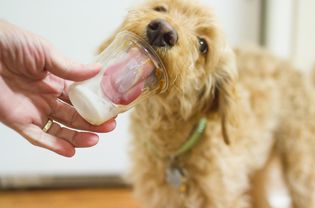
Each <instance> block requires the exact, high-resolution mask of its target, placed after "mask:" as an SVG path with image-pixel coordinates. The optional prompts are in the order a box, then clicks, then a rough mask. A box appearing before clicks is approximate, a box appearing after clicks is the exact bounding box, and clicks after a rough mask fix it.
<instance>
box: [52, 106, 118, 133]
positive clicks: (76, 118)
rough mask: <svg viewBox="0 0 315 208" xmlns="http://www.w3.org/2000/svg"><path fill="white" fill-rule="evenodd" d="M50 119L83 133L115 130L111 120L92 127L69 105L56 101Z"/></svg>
mask: <svg viewBox="0 0 315 208" xmlns="http://www.w3.org/2000/svg"><path fill="white" fill-rule="evenodd" d="M50 117H51V118H52V119H54V120H56V121H58V122H60V123H62V124H64V125H66V126H68V127H71V128H74V129H80V130H85V131H92V132H99V133H105V132H109V131H112V130H114V129H115V127H116V121H115V120H114V119H111V120H109V121H107V122H105V123H104V124H102V125H100V126H93V125H91V124H89V123H88V122H87V121H85V120H84V119H83V118H82V117H81V116H80V115H79V114H78V112H77V111H76V110H75V109H74V108H73V107H72V106H71V105H69V104H67V103H64V102H62V101H61V100H57V101H56V104H55V108H54V110H53V112H52V113H51V114H50Z"/></svg>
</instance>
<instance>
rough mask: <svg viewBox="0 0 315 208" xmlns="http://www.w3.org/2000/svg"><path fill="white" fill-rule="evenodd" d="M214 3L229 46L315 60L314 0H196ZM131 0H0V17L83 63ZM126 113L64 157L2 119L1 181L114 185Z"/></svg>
mask: <svg viewBox="0 0 315 208" xmlns="http://www.w3.org/2000/svg"><path fill="white" fill-rule="evenodd" d="M201 1H203V2H204V3H205V4H207V5H209V6H210V7H212V8H214V11H215V13H216V14H217V16H218V18H219V21H220V22H221V24H222V26H223V28H224V30H225V32H226V36H227V37H228V40H229V41H230V43H231V45H233V46H241V45H244V44H259V45H263V46H265V47H267V48H268V49H270V50H271V51H272V52H273V53H275V54H276V55H278V56H280V57H283V58H288V59H290V60H291V61H292V62H293V63H295V64H296V65H297V66H298V67H299V68H300V69H301V70H304V71H309V69H310V68H311V67H312V66H313V64H314V61H315V53H314V52H315V38H314V37H315V21H314V20H315V14H314V11H315V1H311V0H201ZM138 2H139V1H137V0H124V1H119V2H118V1H116V0H106V1H104V0H89V1H84V0H67V1H63V0H54V1H48V0H28V1H20V0H0V18H2V19H6V20H8V21H9V22H12V23H14V24H16V25H18V26H21V27H23V28H26V29H28V30H30V31H32V32H34V33H38V34H40V35H42V36H44V37H45V38H47V39H48V40H50V41H51V42H52V43H53V44H54V45H55V47H56V48H58V49H59V50H60V51H61V52H62V53H64V54H65V55H66V56H68V57H70V58H73V59H75V60H77V61H79V62H83V63H88V62H90V61H91V60H92V58H93V56H94V55H95V49H96V48H97V46H98V45H99V44H100V43H101V42H102V40H104V39H105V38H106V37H108V36H109V35H110V34H111V33H112V32H113V31H114V29H115V28H116V27H117V26H118V25H119V24H120V23H121V22H122V20H123V18H124V17H125V15H126V13H127V11H128V9H129V8H131V7H132V6H133V5H134V4H135V3H138ZM128 117H129V113H124V114H122V115H120V116H119V117H118V119H117V121H118V125H117V128H116V130H115V131H114V132H112V133H109V134H103V135H101V140H100V143H99V144H98V145H97V146H96V147H93V148H89V149H79V150H78V151H77V154H76V156H75V157H73V158H63V157H61V156H58V155H56V154H54V153H51V152H49V151H47V150H44V149H40V148H37V147H34V146H32V145H30V144H29V143H28V142H27V141H26V140H25V139H23V138H22V137H20V136H19V135H17V134H16V133H15V132H13V131H12V130H10V129H9V128H7V127H5V126H4V125H1V124H0V188H10V187H11V188H12V187H42V186H48V187H53V186H80V185H86V184H90V185H91V184H93V183H94V184H96V185H97V184H98V185H100V184H105V185H106V184H113V183H114V184H117V183H120V180H119V178H120V176H122V175H124V174H126V172H127V170H128V164H129V162H128V155H127V154H128V142H129V139H130V134H129V132H128V123H129V120H128Z"/></svg>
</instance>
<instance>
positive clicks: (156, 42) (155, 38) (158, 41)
mask: <svg viewBox="0 0 315 208" xmlns="http://www.w3.org/2000/svg"><path fill="white" fill-rule="evenodd" d="M147 38H148V40H149V43H150V44H151V45H152V46H155V47H170V48H171V47H173V46H174V45H175V44H176V43H177V40H178V35H177V32H176V30H175V29H174V28H173V27H172V25H170V24H169V23H168V22H166V21H165V20H162V19H156V20H153V21H152V22H150V24H149V25H148V26H147Z"/></svg>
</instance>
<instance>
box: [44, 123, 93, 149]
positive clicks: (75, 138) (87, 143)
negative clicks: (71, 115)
mask: <svg viewBox="0 0 315 208" xmlns="http://www.w3.org/2000/svg"><path fill="white" fill-rule="evenodd" d="M47 133H48V134H50V135H54V136H56V137H58V138H61V139H64V140H66V141H67V142H69V143H70V144H71V145H72V146H73V147H92V146H94V145H96V144H97V143H98V140H99V138H98V136H97V135H96V134H93V133H88V132H78V131H75V130H71V129H67V128H65V127H61V126H60V125H59V124H57V123H53V125H52V126H51V128H50V129H49V130H48V131H47Z"/></svg>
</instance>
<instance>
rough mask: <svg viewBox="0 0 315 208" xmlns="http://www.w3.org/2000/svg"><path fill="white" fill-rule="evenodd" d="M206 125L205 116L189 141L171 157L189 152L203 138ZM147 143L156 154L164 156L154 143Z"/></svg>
mask: <svg viewBox="0 0 315 208" xmlns="http://www.w3.org/2000/svg"><path fill="white" fill-rule="evenodd" d="M206 127H207V119H206V118H205V117H202V118H201V119H200V120H199V122H198V125H197V126H196V128H195V129H194V131H193V132H192V133H191V134H190V136H189V137H188V139H187V141H186V142H185V143H184V144H183V145H182V146H181V147H180V148H179V149H178V150H177V151H176V152H175V153H174V154H172V155H171V156H170V157H171V158H177V157H179V156H180V155H183V154H185V153H186V152H188V151H189V150H191V149H192V148H193V147H194V146H195V145H196V144H197V143H198V141H199V140H200V139H201V138H202V135H203V133H204V131H205V129H206ZM147 145H148V146H149V148H150V149H151V150H152V151H153V152H154V153H155V154H156V155H158V156H159V157H161V158H163V157H162V156H161V154H160V153H159V151H158V150H157V148H156V147H155V146H154V145H152V144H151V143H147Z"/></svg>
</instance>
